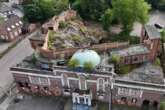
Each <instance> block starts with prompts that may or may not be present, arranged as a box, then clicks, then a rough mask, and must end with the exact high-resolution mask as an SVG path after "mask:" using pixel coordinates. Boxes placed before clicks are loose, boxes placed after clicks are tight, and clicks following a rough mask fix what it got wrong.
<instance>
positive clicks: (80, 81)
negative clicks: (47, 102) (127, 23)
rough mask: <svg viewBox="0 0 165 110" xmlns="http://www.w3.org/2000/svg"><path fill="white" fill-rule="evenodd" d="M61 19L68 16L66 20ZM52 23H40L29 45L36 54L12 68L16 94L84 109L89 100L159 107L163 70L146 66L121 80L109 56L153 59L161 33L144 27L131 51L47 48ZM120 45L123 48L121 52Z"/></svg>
mask: <svg viewBox="0 0 165 110" xmlns="http://www.w3.org/2000/svg"><path fill="white" fill-rule="evenodd" d="M67 12H70V11H67ZM71 12H72V11H71ZM63 15H67V18H65V17H64V16H63ZM61 16H62V17H61ZM73 16H75V15H74V14H73ZM68 17H69V18H70V16H68V14H67V13H64V14H61V15H60V17H58V16H57V17H54V18H53V19H52V20H54V21H57V22H59V18H61V19H62V21H63V20H65V19H69V18H68ZM61 19H60V20H61ZM52 20H51V21H52ZM54 21H53V23H52V22H48V23H46V24H45V25H43V28H42V29H43V30H42V31H41V33H39V34H37V35H38V37H37V38H31V39H30V41H31V44H32V47H33V48H34V49H35V50H36V52H35V53H34V55H32V56H30V57H27V58H26V59H24V60H23V61H22V62H21V63H19V64H18V65H16V66H14V67H12V68H11V72H12V74H13V77H14V79H15V82H16V84H17V88H18V90H19V91H20V92H22V93H28V94H36V95H46V96H48V95H49V96H64V97H70V98H72V102H73V104H82V105H88V106H91V104H92V101H93V100H97V101H102V102H107V103H111V102H112V103H117V104H126V105H129V106H138V107H141V106H148V107H152V108H155V110H156V109H157V108H158V107H159V102H160V100H161V98H162V96H163V94H164V92H165V85H164V79H163V73H162V71H161V68H159V67H155V66H152V65H144V66H142V67H140V68H137V69H136V70H134V71H132V73H130V74H128V76H119V75H117V74H116V73H114V66H113V64H110V63H109V53H110V52H112V49H114V48H118V49H119V47H120V50H119V51H115V52H114V54H117V55H121V56H122V61H121V63H123V64H134V63H142V62H146V61H151V60H153V59H155V57H156V56H157V55H158V54H157V53H158V52H159V51H158V50H159V43H160V42H159V41H160V36H157V35H159V34H155V33H152V32H150V31H155V29H153V28H151V29H148V28H147V27H144V28H143V30H142V38H141V44H139V45H134V46H130V47H128V43H110V44H98V45H91V46H89V47H86V48H85V47H72V48H62V49H61V48H56V49H54V50H50V49H48V30H54V31H55V32H56V31H57V30H58V25H59V24H58V23H57V22H54ZM56 23H57V24H56ZM143 33H146V34H143ZM40 34H42V36H40ZM153 37H154V38H153ZM121 47H127V48H124V49H121ZM87 48H88V49H87ZM66 56H67V57H66ZM71 59H76V60H78V64H77V65H76V67H74V68H71V67H69V66H68V61H70V60H71ZM86 63H88V64H89V63H90V64H92V66H91V67H92V69H91V70H90V71H87V70H86V69H85V68H86V66H85V64H86ZM146 70H147V71H146ZM111 99H112V100H111Z"/></svg>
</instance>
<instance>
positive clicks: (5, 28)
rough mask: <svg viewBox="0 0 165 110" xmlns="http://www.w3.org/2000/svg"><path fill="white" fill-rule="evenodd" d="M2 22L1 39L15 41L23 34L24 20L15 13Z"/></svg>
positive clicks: (0, 28)
mask: <svg viewBox="0 0 165 110" xmlns="http://www.w3.org/2000/svg"><path fill="white" fill-rule="evenodd" d="M4 19H5V20H4V21H3V22H2V23H0V39H1V40H4V41H13V40H14V39H17V38H18V37H19V36H20V35H21V34H22V26H23V22H22V20H21V19H20V18H19V17H18V16H17V15H14V14H11V15H8V16H7V17H6V18H4Z"/></svg>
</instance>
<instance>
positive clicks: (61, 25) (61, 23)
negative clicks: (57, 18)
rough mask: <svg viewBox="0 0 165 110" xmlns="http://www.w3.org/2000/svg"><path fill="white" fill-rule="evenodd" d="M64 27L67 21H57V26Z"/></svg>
mask: <svg viewBox="0 0 165 110" xmlns="http://www.w3.org/2000/svg"><path fill="white" fill-rule="evenodd" d="M65 27H67V23H66V22H64V21H61V22H59V28H61V29H63V28H65Z"/></svg>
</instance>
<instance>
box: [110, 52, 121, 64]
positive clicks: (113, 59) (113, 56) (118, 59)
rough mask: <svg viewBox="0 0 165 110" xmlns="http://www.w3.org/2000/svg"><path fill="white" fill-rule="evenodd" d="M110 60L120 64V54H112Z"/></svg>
mask: <svg viewBox="0 0 165 110" xmlns="http://www.w3.org/2000/svg"><path fill="white" fill-rule="evenodd" d="M110 62H112V63H114V64H119V63H120V56H118V55H114V54H112V55H111V58H110Z"/></svg>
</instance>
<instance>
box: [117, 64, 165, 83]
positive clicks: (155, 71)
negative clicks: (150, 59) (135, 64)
mask: <svg viewBox="0 0 165 110" xmlns="http://www.w3.org/2000/svg"><path fill="white" fill-rule="evenodd" d="M120 78H121V79H125V80H131V81H140V82H147V83H155V84H164V77H163V72H162V69H161V67H159V66H154V65H152V64H144V65H142V66H141V67H139V68H136V69H134V70H133V71H132V72H130V73H128V74H127V75H125V76H122V77H120Z"/></svg>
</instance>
